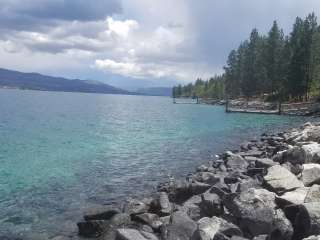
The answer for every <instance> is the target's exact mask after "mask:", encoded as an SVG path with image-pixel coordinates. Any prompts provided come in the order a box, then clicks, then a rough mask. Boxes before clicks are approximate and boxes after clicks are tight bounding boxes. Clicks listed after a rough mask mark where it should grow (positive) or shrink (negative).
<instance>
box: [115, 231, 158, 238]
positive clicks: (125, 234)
mask: <svg viewBox="0 0 320 240" xmlns="http://www.w3.org/2000/svg"><path fill="white" fill-rule="evenodd" d="M157 239H158V238H157V237H156V236H155V235H154V234H151V233H147V232H139V231H138V230H136V229H130V228H123V229H118V230H117V237H116V240H157Z"/></svg>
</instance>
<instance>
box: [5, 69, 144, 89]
mask: <svg viewBox="0 0 320 240" xmlns="http://www.w3.org/2000/svg"><path fill="white" fill-rule="evenodd" d="M0 88H13V89H24V90H25V89H28V90H38V91H55V92H83V93H102V94H125V95H137V94H138V93H134V92H129V91H127V90H124V89H121V88H117V87H114V86H111V85H109V84H106V83H103V82H100V81H96V80H81V79H68V78H64V77H55V76H48V75H44V74H40V73H36V72H31V73H25V72H20V71H15V70H9V69H5V68H0Z"/></svg>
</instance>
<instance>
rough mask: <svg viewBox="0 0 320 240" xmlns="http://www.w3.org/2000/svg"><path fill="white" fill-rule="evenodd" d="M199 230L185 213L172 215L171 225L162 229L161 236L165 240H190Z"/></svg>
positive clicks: (178, 212) (180, 212)
mask: <svg viewBox="0 0 320 240" xmlns="http://www.w3.org/2000/svg"><path fill="white" fill-rule="evenodd" d="M196 229H197V223H196V222H194V221H193V220H192V219H191V218H190V217H189V216H188V215H187V214H186V213H185V212H182V211H177V212H174V213H172V215H171V218H170V224H168V225H163V226H162V227H161V235H162V238H163V239H165V240H177V239H179V240H190V238H191V237H192V236H193V234H194V232H195V231H196Z"/></svg>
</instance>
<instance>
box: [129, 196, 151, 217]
mask: <svg viewBox="0 0 320 240" xmlns="http://www.w3.org/2000/svg"><path fill="white" fill-rule="evenodd" d="M148 210H149V206H148V205H147V204H145V203H144V202H142V201H139V200H136V199H128V200H127V202H126V204H125V206H124V212H125V213H128V214H129V215H135V214H141V213H145V212H148Z"/></svg>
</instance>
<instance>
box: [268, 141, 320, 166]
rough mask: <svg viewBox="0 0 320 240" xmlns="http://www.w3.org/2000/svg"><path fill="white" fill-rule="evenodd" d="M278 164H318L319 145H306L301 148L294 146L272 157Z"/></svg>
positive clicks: (319, 158)
mask: <svg viewBox="0 0 320 240" xmlns="http://www.w3.org/2000/svg"><path fill="white" fill-rule="evenodd" d="M274 160H275V161H278V162H280V163H285V162H290V163H292V164H293V165H296V164H304V163H320V145H319V144H318V143H314V142H313V143H308V144H303V145H301V146H294V147H292V148H290V149H288V150H286V151H283V152H281V153H278V154H277V155H276V156H275V157H274Z"/></svg>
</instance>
